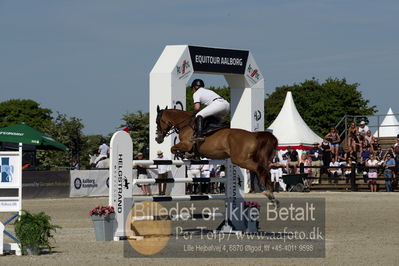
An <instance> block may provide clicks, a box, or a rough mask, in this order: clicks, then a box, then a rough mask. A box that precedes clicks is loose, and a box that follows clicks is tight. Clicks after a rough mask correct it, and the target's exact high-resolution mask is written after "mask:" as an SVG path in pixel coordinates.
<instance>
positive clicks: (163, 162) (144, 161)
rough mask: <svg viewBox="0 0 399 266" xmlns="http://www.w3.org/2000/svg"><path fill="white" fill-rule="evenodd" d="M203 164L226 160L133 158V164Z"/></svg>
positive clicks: (221, 162) (224, 161) (219, 162)
mask: <svg viewBox="0 0 399 266" xmlns="http://www.w3.org/2000/svg"><path fill="white" fill-rule="evenodd" d="M203 164H226V160H199V161H192V160H134V161H133V166H137V165H203Z"/></svg>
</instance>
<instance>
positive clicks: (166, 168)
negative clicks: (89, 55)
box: [155, 151, 170, 195]
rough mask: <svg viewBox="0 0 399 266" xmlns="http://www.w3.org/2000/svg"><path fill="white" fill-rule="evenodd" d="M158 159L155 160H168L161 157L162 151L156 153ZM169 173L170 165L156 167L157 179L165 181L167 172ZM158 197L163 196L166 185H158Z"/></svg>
mask: <svg viewBox="0 0 399 266" xmlns="http://www.w3.org/2000/svg"><path fill="white" fill-rule="evenodd" d="M157 155H158V157H157V158H155V160H168V159H167V158H165V157H164V156H163V152H162V151H157ZM169 171H170V165H158V178H159V179H166V178H168V172H169ZM158 189H159V195H165V192H166V183H159V184H158Z"/></svg>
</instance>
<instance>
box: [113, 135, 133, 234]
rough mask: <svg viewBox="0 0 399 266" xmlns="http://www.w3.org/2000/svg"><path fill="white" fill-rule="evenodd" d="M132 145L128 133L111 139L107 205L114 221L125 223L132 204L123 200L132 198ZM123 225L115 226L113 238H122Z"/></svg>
mask: <svg viewBox="0 0 399 266" xmlns="http://www.w3.org/2000/svg"><path fill="white" fill-rule="evenodd" d="M132 151H133V143H132V139H131V138H130V135H129V133H127V132H125V131H118V132H116V133H115V134H114V135H113V136H112V138H111V149H110V161H111V165H110V168H109V175H110V182H109V185H110V191H109V204H110V205H112V206H114V208H115V216H116V221H125V220H126V217H127V215H128V213H129V211H128V210H130V208H131V206H132V202H130V201H129V200H126V201H124V199H131V197H132V187H131V186H132V182H133V176H132V162H133V153H132ZM124 232H125V225H124V224H123V223H117V224H116V232H115V235H114V236H115V237H119V236H123V235H124Z"/></svg>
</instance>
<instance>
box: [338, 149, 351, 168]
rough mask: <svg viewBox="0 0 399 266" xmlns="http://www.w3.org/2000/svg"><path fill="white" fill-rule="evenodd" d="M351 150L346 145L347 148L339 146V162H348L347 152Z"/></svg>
mask: <svg viewBox="0 0 399 266" xmlns="http://www.w3.org/2000/svg"><path fill="white" fill-rule="evenodd" d="M348 151H349V148H348V147H347V146H346V147H345V148H342V147H339V148H338V157H337V161H338V162H339V163H341V164H342V163H345V162H346V154H347V152H348Z"/></svg>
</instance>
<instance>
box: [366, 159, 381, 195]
mask: <svg viewBox="0 0 399 266" xmlns="http://www.w3.org/2000/svg"><path fill="white" fill-rule="evenodd" d="M366 166H367V167H368V168H369V172H368V178H369V184H370V191H371V192H377V176H378V175H377V167H378V161H377V160H376V159H375V156H374V154H370V158H369V159H368V160H367V162H366Z"/></svg>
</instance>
